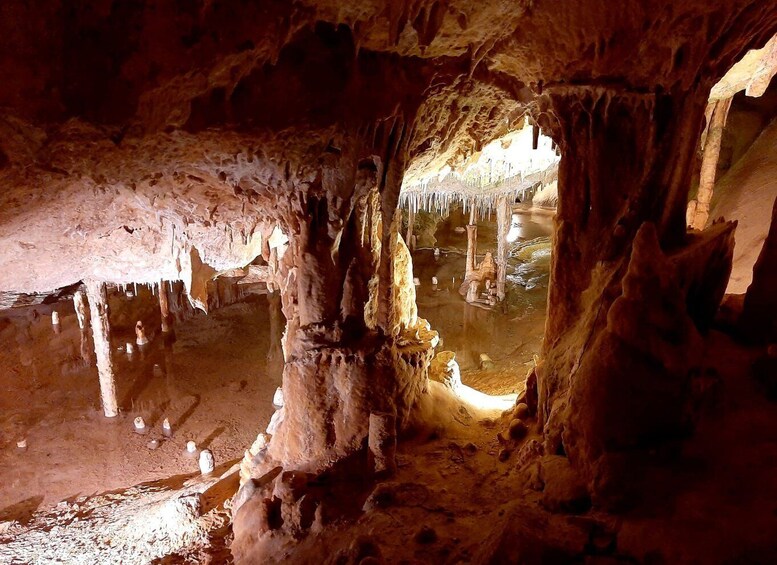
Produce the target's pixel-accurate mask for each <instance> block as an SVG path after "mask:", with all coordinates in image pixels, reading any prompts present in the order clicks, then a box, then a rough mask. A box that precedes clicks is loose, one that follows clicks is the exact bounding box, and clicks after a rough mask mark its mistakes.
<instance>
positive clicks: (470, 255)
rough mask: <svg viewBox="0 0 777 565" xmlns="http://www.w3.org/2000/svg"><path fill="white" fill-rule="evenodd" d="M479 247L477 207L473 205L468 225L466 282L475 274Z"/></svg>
mask: <svg viewBox="0 0 777 565" xmlns="http://www.w3.org/2000/svg"><path fill="white" fill-rule="evenodd" d="M477 246H478V225H477V214H476V213H475V205H474V203H473V204H472V208H471V209H470V212H469V224H467V264H466V267H465V272H464V280H470V278H472V274H473V273H474V272H475V267H476V265H475V263H476V262H477Z"/></svg>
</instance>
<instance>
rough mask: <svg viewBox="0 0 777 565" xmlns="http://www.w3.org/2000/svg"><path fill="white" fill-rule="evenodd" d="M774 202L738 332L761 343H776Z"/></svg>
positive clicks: (776, 228)
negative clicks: (770, 219)
mask: <svg viewBox="0 0 777 565" xmlns="http://www.w3.org/2000/svg"><path fill="white" fill-rule="evenodd" d="M775 289H777V199H775V200H774V205H773V206H772V222H771V226H770V227H769V233H768V235H767V236H766V240H765V241H764V244H763V247H762V249H761V254H760V255H759V256H758V260H757V261H756V262H755V266H754V267H753V282H752V283H751V284H750V286H749V287H748V289H747V294H745V303H744V308H743V310H742V316H741V317H740V319H739V326H740V331H742V333H744V334H745V335H746V336H748V337H749V338H750V339H751V340H754V341H756V342H761V343H774V342H775V341H777V291H776V290H775Z"/></svg>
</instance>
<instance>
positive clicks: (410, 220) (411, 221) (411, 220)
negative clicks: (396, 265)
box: [405, 202, 415, 249]
mask: <svg viewBox="0 0 777 565" xmlns="http://www.w3.org/2000/svg"><path fill="white" fill-rule="evenodd" d="M414 225H415V210H414V209H413V203H412V202H411V203H410V207H409V208H408V210H407V233H406V235H405V243H407V247H408V249H413V247H414V245H413V227H414Z"/></svg>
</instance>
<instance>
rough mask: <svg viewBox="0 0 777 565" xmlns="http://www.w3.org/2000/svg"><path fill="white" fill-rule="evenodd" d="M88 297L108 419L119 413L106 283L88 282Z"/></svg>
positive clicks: (103, 401)
mask: <svg viewBox="0 0 777 565" xmlns="http://www.w3.org/2000/svg"><path fill="white" fill-rule="evenodd" d="M86 295H87V297H88V298H89V309H90V313H91V319H92V334H93V338H94V352H95V356H96V358H97V372H98V374H99V377H100V398H101V400H102V405H103V413H104V414H105V416H106V418H114V417H115V416H117V415H118V413H119V408H118V403H117V401H116V379H115V377H114V373H113V352H112V350H111V325H110V322H109V320H108V293H107V289H106V287H105V283H102V282H96V281H87V282H86Z"/></svg>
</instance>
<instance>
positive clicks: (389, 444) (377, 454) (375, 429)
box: [368, 412, 397, 475]
mask: <svg viewBox="0 0 777 565" xmlns="http://www.w3.org/2000/svg"><path fill="white" fill-rule="evenodd" d="M368 447H369V450H370V456H371V459H372V462H373V468H374V471H375V473H376V474H378V475H393V474H394V473H395V472H396V468H397V461H396V450H397V423H396V417H395V416H394V414H389V413H385V412H372V413H371V414H370V432H369V439H368Z"/></svg>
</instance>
